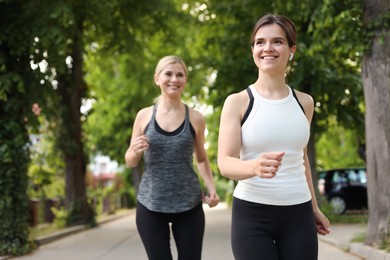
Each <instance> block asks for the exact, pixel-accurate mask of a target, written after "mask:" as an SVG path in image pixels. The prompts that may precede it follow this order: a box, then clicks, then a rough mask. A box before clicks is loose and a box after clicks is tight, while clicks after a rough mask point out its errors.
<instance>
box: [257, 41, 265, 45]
mask: <svg viewBox="0 0 390 260" xmlns="http://www.w3.org/2000/svg"><path fill="white" fill-rule="evenodd" d="M262 44H264V41H256V45H262Z"/></svg>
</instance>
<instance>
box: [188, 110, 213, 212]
mask: <svg viewBox="0 0 390 260" xmlns="http://www.w3.org/2000/svg"><path fill="white" fill-rule="evenodd" d="M190 118H191V119H192V120H191V123H192V125H193V126H194V128H195V131H196V138H195V149H194V154H195V159H196V164H197V168H198V171H199V173H200V175H201V176H202V179H203V181H204V183H205V185H206V188H207V191H208V195H206V196H205V198H204V199H205V201H206V203H207V204H208V205H209V206H210V207H214V206H216V205H217V204H218V203H219V200H220V199H219V196H218V194H217V191H216V188H215V184H214V178H213V173H212V171H211V168H210V162H209V159H208V156H207V153H206V150H205V148H204V140H205V137H204V132H205V128H206V123H205V120H204V118H203V115H202V114H201V113H199V112H198V111H195V110H193V109H191V116H190Z"/></svg>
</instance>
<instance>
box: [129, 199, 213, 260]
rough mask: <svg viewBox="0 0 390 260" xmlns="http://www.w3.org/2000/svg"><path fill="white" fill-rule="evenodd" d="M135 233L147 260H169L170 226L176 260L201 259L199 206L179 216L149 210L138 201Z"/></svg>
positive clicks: (201, 235)
mask: <svg viewBox="0 0 390 260" xmlns="http://www.w3.org/2000/svg"><path fill="white" fill-rule="evenodd" d="M136 223H137V229H138V233H139V234H140V236H141V239H142V242H143V244H144V247H145V250H146V253H147V255H148V258H149V260H171V259H172V253H171V247H170V233H171V232H170V225H169V224H170V223H172V233H173V237H174V239H175V243H176V247H177V253H178V259H179V260H200V259H201V256H202V243H203V235H204V229H205V216H204V212H203V207H202V203H199V205H198V206H196V207H195V208H193V209H191V210H189V211H185V212H180V213H160V212H154V211H150V210H148V209H147V208H146V207H145V206H143V205H142V204H141V203H139V202H138V204H137V211H136Z"/></svg>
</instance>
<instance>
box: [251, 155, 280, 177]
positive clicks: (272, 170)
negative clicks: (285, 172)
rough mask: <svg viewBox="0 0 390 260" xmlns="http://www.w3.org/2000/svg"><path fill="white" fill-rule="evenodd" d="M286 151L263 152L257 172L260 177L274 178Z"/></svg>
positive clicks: (258, 162)
mask: <svg viewBox="0 0 390 260" xmlns="http://www.w3.org/2000/svg"><path fill="white" fill-rule="evenodd" d="M283 156H284V152H268V153H262V154H261V155H260V157H259V159H258V161H257V165H256V168H255V174H256V175H257V176H259V177H260V178H273V177H275V175H276V172H277V171H278V170H279V166H280V165H281V163H282V157H283Z"/></svg>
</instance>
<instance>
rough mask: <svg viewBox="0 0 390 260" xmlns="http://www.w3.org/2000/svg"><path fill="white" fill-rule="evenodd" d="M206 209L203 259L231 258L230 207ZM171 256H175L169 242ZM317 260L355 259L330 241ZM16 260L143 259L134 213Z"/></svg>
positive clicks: (47, 245)
mask: <svg viewBox="0 0 390 260" xmlns="http://www.w3.org/2000/svg"><path fill="white" fill-rule="evenodd" d="M205 212H206V232H205V238H204V246H203V248H204V249H203V259H204V260H234V258H233V255H232V253H231V248H230V220H231V215H230V209H229V208H227V207H225V206H224V205H223V204H222V205H221V206H218V207H217V208H213V209H209V208H208V207H207V206H206V207H205ZM172 248H173V250H172V251H173V254H174V259H177V254H176V253H175V246H174V242H172ZM319 255H320V256H319V259H318V260H359V259H361V258H359V257H356V256H353V255H351V254H348V253H345V252H344V251H343V250H341V249H339V248H338V247H336V246H334V245H331V243H324V242H323V241H322V240H320V243H319ZM14 259H19V260H69V259H72V260H73V259H74V260H122V259H123V260H125V259H126V260H127V259H132V260H147V257H146V254H145V252H144V249H143V246H142V243H141V241H140V239H139V236H138V233H137V230H136V227H135V215H134V214H129V215H128V216H126V217H123V218H120V219H117V220H115V221H111V222H108V223H106V224H102V225H100V226H99V227H98V228H94V229H90V230H86V231H82V232H79V233H77V234H73V235H71V236H68V237H65V238H62V239H59V240H56V241H54V242H51V243H49V244H46V245H43V246H41V247H40V248H39V249H37V250H36V251H35V252H33V253H32V254H30V255H26V256H23V257H18V258H14Z"/></svg>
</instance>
